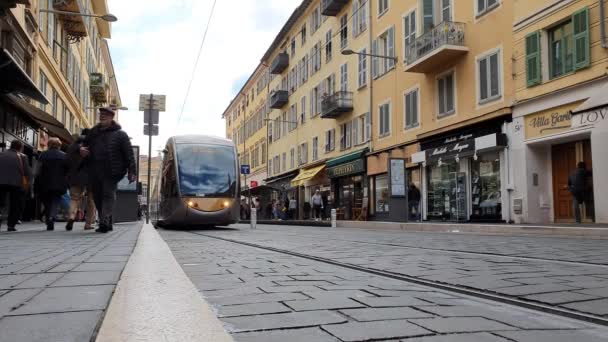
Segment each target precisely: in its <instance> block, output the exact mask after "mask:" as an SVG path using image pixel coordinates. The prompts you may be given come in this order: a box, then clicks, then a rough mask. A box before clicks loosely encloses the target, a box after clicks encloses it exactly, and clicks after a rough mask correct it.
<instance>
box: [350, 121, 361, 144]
mask: <svg viewBox="0 0 608 342" xmlns="http://www.w3.org/2000/svg"><path fill="white" fill-rule="evenodd" d="M360 131H361V118H360V117H358V118H355V119H354V120H353V132H352V134H353V146H357V145H359V144H360V143H361V135H360V134H359V132H360Z"/></svg>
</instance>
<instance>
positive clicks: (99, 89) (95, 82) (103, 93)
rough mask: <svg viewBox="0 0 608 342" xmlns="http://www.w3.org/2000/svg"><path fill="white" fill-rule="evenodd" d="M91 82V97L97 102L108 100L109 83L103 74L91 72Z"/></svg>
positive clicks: (101, 102)
mask: <svg viewBox="0 0 608 342" xmlns="http://www.w3.org/2000/svg"><path fill="white" fill-rule="evenodd" d="M89 83H90V89H91V97H92V98H93V102H95V103H96V104H103V103H107V102H108V90H109V85H108V82H107V81H106V80H105V77H104V75H103V74H100V73H91V75H89Z"/></svg>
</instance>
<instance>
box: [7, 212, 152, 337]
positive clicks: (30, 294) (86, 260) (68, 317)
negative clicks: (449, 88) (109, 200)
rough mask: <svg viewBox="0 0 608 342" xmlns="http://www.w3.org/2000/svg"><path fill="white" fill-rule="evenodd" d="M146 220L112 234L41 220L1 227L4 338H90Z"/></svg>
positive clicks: (125, 226)
mask: <svg viewBox="0 0 608 342" xmlns="http://www.w3.org/2000/svg"><path fill="white" fill-rule="evenodd" d="M141 227H142V223H140V222H137V223H130V224H117V225H115V228H114V231H113V232H111V233H108V234H97V233H95V232H93V231H84V230H83V224H82V223H80V224H77V225H75V227H74V230H73V231H71V232H67V231H65V229H64V225H63V224H62V223H59V224H57V225H56V228H55V231H53V232H47V231H46V230H45V226H44V225H43V224H42V223H25V224H21V225H18V226H17V230H18V232H15V233H7V232H6V225H4V226H3V227H2V228H3V230H2V232H0V332H1V337H0V339H1V340H2V341H45V342H46V341H79V342H80V341H90V340H92V339H93V337H94V336H93V335H94V334H95V333H96V331H97V329H98V327H99V325H100V323H101V320H102V318H103V317H104V313H105V311H106V309H107V307H108V305H109V302H110V299H111V297H112V294H113V293H114V289H115V287H116V284H117V282H118V280H119V278H120V275H121V273H122V271H123V269H124V267H125V265H126V262H127V260H128V259H129V256H130V255H131V254H132V252H133V249H134V247H135V244H136V242H137V238H138V236H139V232H140V230H141Z"/></svg>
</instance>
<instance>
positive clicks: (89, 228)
mask: <svg viewBox="0 0 608 342" xmlns="http://www.w3.org/2000/svg"><path fill="white" fill-rule="evenodd" d="M92 229H93V227H92V226H84V230H92Z"/></svg>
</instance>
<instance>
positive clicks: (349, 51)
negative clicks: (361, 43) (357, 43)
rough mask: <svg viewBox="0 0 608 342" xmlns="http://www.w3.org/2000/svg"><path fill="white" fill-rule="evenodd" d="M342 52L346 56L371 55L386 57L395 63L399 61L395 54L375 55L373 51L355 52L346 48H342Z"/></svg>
mask: <svg viewBox="0 0 608 342" xmlns="http://www.w3.org/2000/svg"><path fill="white" fill-rule="evenodd" d="M342 54H343V55H344V56H349V55H360V56H370V57H376V58H384V59H390V60H393V61H395V63H396V62H397V60H398V59H397V57H393V56H382V55H374V54H371V53H363V52H355V51H353V50H351V49H344V50H342Z"/></svg>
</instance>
